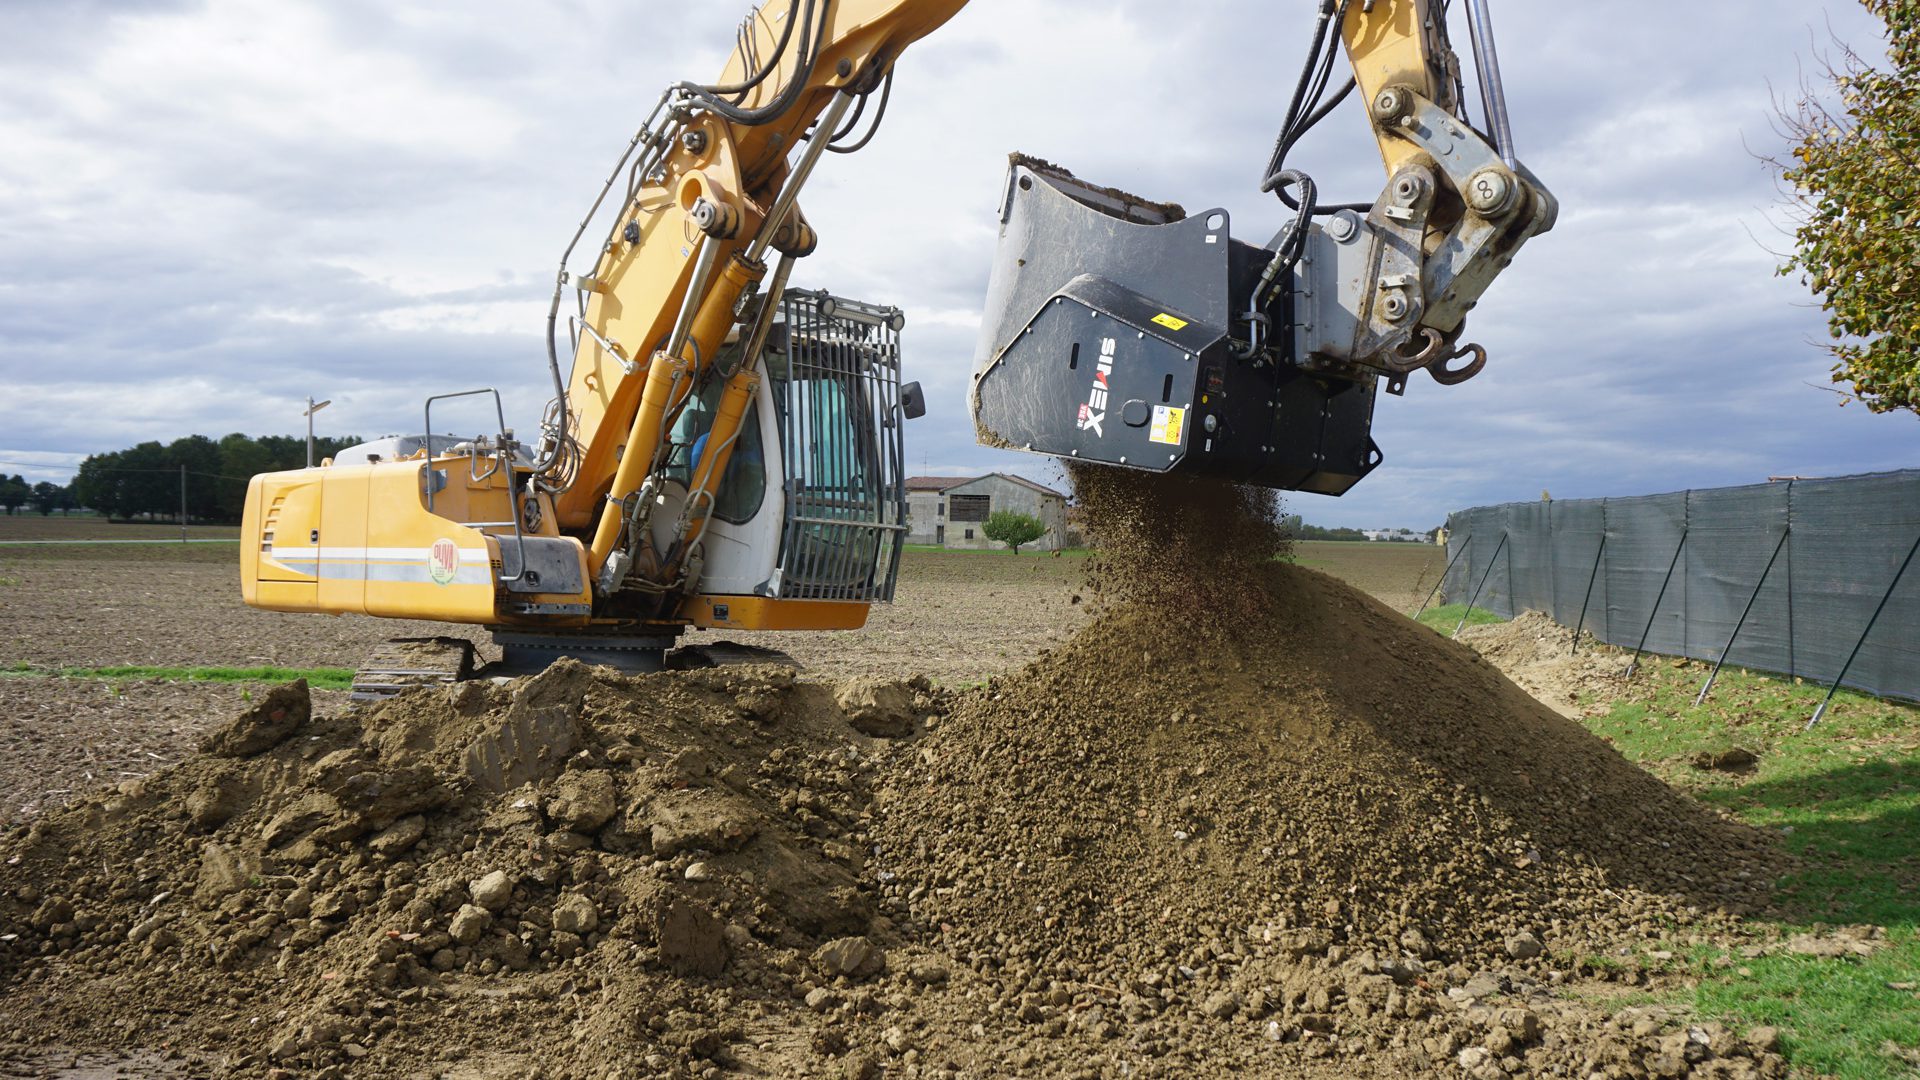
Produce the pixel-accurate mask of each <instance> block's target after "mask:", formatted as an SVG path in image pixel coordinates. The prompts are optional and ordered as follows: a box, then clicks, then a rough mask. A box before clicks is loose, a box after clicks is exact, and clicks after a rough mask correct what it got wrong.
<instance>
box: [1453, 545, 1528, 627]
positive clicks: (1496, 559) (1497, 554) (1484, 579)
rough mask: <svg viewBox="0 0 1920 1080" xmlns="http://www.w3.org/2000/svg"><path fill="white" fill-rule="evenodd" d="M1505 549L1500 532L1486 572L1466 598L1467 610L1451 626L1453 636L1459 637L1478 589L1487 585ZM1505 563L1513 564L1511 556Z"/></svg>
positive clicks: (1477, 596) (1478, 592)
mask: <svg viewBox="0 0 1920 1080" xmlns="http://www.w3.org/2000/svg"><path fill="white" fill-rule="evenodd" d="M1506 549H1507V534H1506V533H1501V534H1500V546H1498V547H1496V548H1494V549H1493V558H1491V559H1488V560H1487V572H1486V573H1484V574H1481V575H1480V584H1479V585H1477V586H1475V587H1474V590H1473V595H1472V596H1471V597H1469V598H1468V600H1467V610H1465V611H1463V612H1461V613H1460V625H1459V626H1456V627H1454V628H1453V634H1452V635H1451V636H1453V637H1456V638H1457V637H1459V636H1460V631H1461V630H1462V629H1464V628H1465V627H1466V625H1467V617H1468V616H1470V615H1472V614H1473V605H1474V602H1475V601H1476V600H1479V599H1480V590H1481V589H1484V588H1486V587H1487V579H1488V578H1490V577H1492V576H1493V564H1495V563H1497V562H1499V561H1500V553H1501V552H1502V551H1505V550H1506ZM1507 565H1508V566H1512V565H1513V557H1512V556H1508V557H1507Z"/></svg>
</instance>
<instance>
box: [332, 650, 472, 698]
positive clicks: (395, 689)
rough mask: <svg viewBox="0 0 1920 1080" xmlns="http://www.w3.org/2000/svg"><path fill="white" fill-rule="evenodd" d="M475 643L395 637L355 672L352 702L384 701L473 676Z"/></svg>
mask: <svg viewBox="0 0 1920 1080" xmlns="http://www.w3.org/2000/svg"><path fill="white" fill-rule="evenodd" d="M473 672H474V653H473V642H471V641H467V640H465V639H464V638H453V637H420V638H395V639H393V640H392V641H389V642H387V643H386V644H385V645H382V646H381V647H380V648H379V649H377V650H375V652H374V654H373V655H372V656H370V657H368V658H367V660H366V662H365V663H363V664H361V665H360V670H358V671H356V672H354V673H353V700H355V701H382V700H385V699H387V698H390V697H397V696H399V695H400V694H403V693H405V692H407V691H408V690H411V689H413V688H414V687H416V686H444V685H447V684H449V683H456V682H460V681H462V680H464V679H470V678H472V677H473Z"/></svg>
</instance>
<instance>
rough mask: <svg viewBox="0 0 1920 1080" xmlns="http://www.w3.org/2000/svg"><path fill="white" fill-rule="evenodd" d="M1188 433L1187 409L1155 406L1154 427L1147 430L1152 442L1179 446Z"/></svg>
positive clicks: (1149, 439)
mask: <svg viewBox="0 0 1920 1080" xmlns="http://www.w3.org/2000/svg"><path fill="white" fill-rule="evenodd" d="M1186 433H1187V410H1185V409H1174V408H1169V407H1167V406H1165V405H1155V406H1154V407H1153V427H1152V428H1150V429H1148V431H1147V439H1148V441H1150V442H1157V443H1163V444H1165V445H1167V446H1179V445H1180V442H1181V440H1182V439H1184V438H1185V437H1186Z"/></svg>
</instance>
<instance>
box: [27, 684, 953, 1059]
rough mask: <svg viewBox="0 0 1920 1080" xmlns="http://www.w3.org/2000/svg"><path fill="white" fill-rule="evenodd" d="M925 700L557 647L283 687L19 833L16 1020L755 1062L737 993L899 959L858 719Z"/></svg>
mask: <svg viewBox="0 0 1920 1080" xmlns="http://www.w3.org/2000/svg"><path fill="white" fill-rule="evenodd" d="M928 689H929V688H928V687H927V685H926V684H925V683H907V684H881V683H874V682H871V681H869V682H863V683H859V684H849V685H847V686H844V687H840V688H835V687H833V686H825V685H816V684H809V683H799V682H796V681H795V679H794V675H793V673H792V672H791V671H790V670H787V669H781V668H727V669H720V670H713V671H700V672H687V673H675V674H668V675H657V676H647V677H639V678H631V677H624V676H620V675H616V674H612V673H609V672H604V671H599V670H594V669H588V668H584V667H581V666H579V665H577V664H572V663H564V664H561V665H558V666H556V667H554V668H552V669H550V670H548V671H547V672H546V673H544V674H542V675H541V676H539V677H537V678H533V679H527V680H521V681H515V682H503V683H500V684H495V685H490V684H486V683H465V684H462V685H459V686H457V687H454V688H451V689H450V690H444V691H443V690H430V691H421V692H416V693H414V694H411V695H408V696H406V697H404V698H400V699H396V700H394V701H392V702H389V703H385V704H383V705H380V706H378V707H376V708H372V709H370V710H366V711H363V712H349V713H346V714H345V715H340V716H333V717H323V716H313V717H310V716H309V715H308V710H307V702H306V696H305V695H304V693H302V692H300V690H301V688H296V687H289V688H283V689H282V690H280V691H276V692H275V693H274V694H272V695H270V696H269V697H268V698H267V700H265V701H263V702H262V703H261V704H260V705H258V706H256V707H255V708H253V709H250V710H248V711H247V712H246V713H245V714H243V715H241V716H240V717H238V718H237V719H236V720H235V721H234V722H233V723H232V724H231V725H230V726H229V727H228V728H226V729H224V730H221V731H217V732H214V733H213V734H212V735H211V737H209V739H208V740H207V744H206V747H205V751H206V752H204V753H203V754H202V755H201V756H197V757H195V758H192V759H190V760H189V761H187V762H185V763H183V764H182V765H180V766H178V767H175V768H173V769H169V770H167V771H164V772H162V773H159V774H157V775H155V776H152V777H149V778H147V779H145V780H141V781H132V782H128V783H126V784H123V785H121V786H120V787H119V788H118V789H116V790H114V791H112V792H111V793H110V794H108V795H106V796H104V797H95V798H93V799H91V800H89V801H86V802H82V803H79V804H77V805H75V806H73V807H71V808H68V809H66V810H63V811H59V812H55V813H52V814H49V815H47V816H45V817H43V818H41V819H40V820H38V821H37V822H36V823H34V824H33V825H32V827H31V828H29V829H25V830H20V831H18V832H15V833H14V834H12V835H10V836H7V837H5V838H4V839H0V862H3V863H4V864H5V866H6V867H7V870H6V875H5V880H6V888H5V889H4V890H0V931H4V932H3V933H0V988H4V989H0V1000H4V1001H5V1002H6V1004H5V1005H4V1006H0V1017H4V1019H3V1020H0V1027H3V1028H7V1029H9V1030H11V1031H14V1032H18V1033H20V1034H21V1035H24V1036H30V1037H34V1038H36V1039H43V1040H52V1041H56V1042H59V1043H62V1044H64V1045H82V1046H85V1045H101V1044H104V1045H128V1044H131V1045H138V1046H147V1047H159V1046H175V1047H193V1046H198V1047H206V1048H216V1047H217V1048H222V1049H223V1050H226V1051H228V1052H227V1053H225V1054H224V1055H223V1056H219V1057H214V1058H210V1059H209V1060H208V1061H206V1062H205V1063H204V1064H205V1065H206V1066H207V1068H208V1069H209V1070H212V1069H224V1070H228V1071H233V1072H237V1073H241V1074H252V1073H255V1072H262V1071H265V1070H266V1069H267V1068H269V1067H285V1068H291V1069H296V1070H299V1069H306V1068H319V1069H328V1068H339V1067H343V1066H346V1065H348V1064H352V1065H354V1067H355V1069H356V1074H358V1073H359V1072H361V1071H365V1072H366V1073H367V1074H368V1075H391V1074H395V1073H411V1072H412V1071H413V1070H414V1069H416V1068H418V1067H420V1066H422V1065H423V1064H425V1063H436V1062H448V1061H459V1060H467V1061H471V1062H475V1063H476V1067H479V1068H481V1070H482V1071H481V1075H495V1074H501V1075H516V1076H519V1075H527V1072H528V1068H527V1065H528V1064H532V1065H533V1066H535V1068H534V1071H535V1072H536V1073H538V1074H539V1075H593V1076H602V1075H607V1073H606V1070H605V1068H604V1066H605V1065H606V1064H607V1063H609V1062H617V1061H626V1060H632V1061H636V1062H638V1061H652V1062H653V1064H651V1065H649V1066H648V1067H647V1068H646V1069H645V1070H643V1071H644V1073H645V1074H646V1075H665V1074H666V1073H668V1072H671V1071H675V1070H681V1071H685V1070H687V1069H688V1068H691V1069H692V1071H694V1072H698V1071H700V1070H701V1069H702V1068H705V1067H710V1065H711V1062H712V1061H713V1060H714V1059H716V1058H719V1057H724V1056H725V1055H726V1054H727V1053H728V1048H729V1047H733V1048H734V1050H733V1052H734V1053H735V1054H738V1055H742V1056H747V1057H750V1056H751V1055H752V1053H753V1052H754V1050H753V1048H752V1046H750V1045H749V1046H747V1047H745V1048H744V1049H743V1048H741V1047H739V1046H738V1045H737V1044H739V1043H740V1042H741V1041H742V1039H743V1038H744V1035H743V1034H742V1033H743V1031H744V1027H743V1026H742V1025H743V1023H744V1022H745V1021H747V1020H750V1019H751V1018H752V1017H753V1015H754V1011H753V1010H751V1009H745V1008H742V1007H740V1006H739V1005H738V1001H737V999H736V997H735V996H734V995H736V994H739V995H742V996H750V995H755V994H761V995H770V996H771V997H772V998H773V999H775V1000H779V1001H784V1002H789V1003H791V1002H792V1001H793V1000H794V999H795V997H796V988H797V991H798V993H800V994H803V993H804V992H805V990H807V989H810V988H811V983H809V982H808V980H810V979H812V978H814V977H817V976H816V971H817V969H818V968H819V967H821V966H822V965H826V966H829V967H831V966H832V965H833V963H835V962H837V961H836V960H835V959H834V958H835V957H838V956H839V954H838V953H833V954H832V955H831V956H830V957H829V958H828V959H827V960H823V961H820V963H818V964H816V963H815V962H814V961H813V960H812V959H811V958H812V957H814V955H815V953H816V952H818V951H820V950H821V949H822V948H823V947H827V946H833V945H834V943H835V942H836V941H840V940H841V939H847V941H846V942H842V943H841V944H840V945H839V946H838V948H839V950H840V952H843V953H844V952H848V951H851V952H855V953H861V954H862V955H861V956H860V957H859V958H858V960H859V962H856V963H853V964H852V965H851V967H850V968H849V970H853V971H856V972H858V973H861V974H865V973H866V972H865V971H864V970H862V964H863V963H867V962H870V961H871V956H870V955H868V954H877V949H876V947H874V946H872V945H870V944H868V943H867V940H866V938H865V937H864V936H863V935H866V934H867V933H868V932H869V931H871V930H872V929H874V925H875V910H874V897H873V895H872V890H871V888H870V887H867V882H868V880H869V878H870V874H869V873H868V872H867V871H866V870H865V868H864V844H863V842H862V830H863V829H864V827H865V826H864V825H863V823H862V821H861V818H862V815H863V813H864V810H865V803H866V801H867V800H866V796H865V787H866V783H867V776H868V775H869V773H870V771H871V770H872V768H873V767H874V762H873V758H872V751H873V750H874V748H875V747H876V746H877V745H878V744H877V743H876V742H875V741H874V740H872V739H869V738H867V737H866V736H863V735H862V734H860V731H861V730H862V729H865V730H888V731H910V730H912V729H913V728H914V727H916V726H917V725H918V724H919V723H921V722H922V721H923V720H924V718H925V717H926V716H927V715H928V713H929V712H931V711H935V710H937V709H938V708H939V703H938V701H937V700H936V699H935V698H934V697H932V696H930V695H929V693H928ZM843 702H844V704H843ZM847 942H851V943H847ZM863 950H865V952H863ZM878 955H881V956H884V954H878ZM828 977H831V976H828ZM803 984H805V985H803ZM729 988H733V989H729ZM509 1019H510V1022H509ZM799 1042H800V1053H801V1055H802V1057H807V1056H810V1055H811V1051H810V1050H808V1048H807V1045H806V1042H805V1039H804V1038H799ZM787 1049H789V1050H790V1049H791V1048H787ZM776 1050H777V1048H776ZM649 1055H652V1057H651V1058H649ZM776 1056H777V1053H776ZM363 1059H365V1060H364V1062H363ZM522 1059H524V1061H523V1060H522ZM696 1062H698V1063H701V1064H698V1065H696V1064H693V1063H696ZM790 1065H791V1062H789V1064H788V1066H782V1067H780V1068H776V1069H775V1071H776V1072H779V1071H788V1067H789V1066H790ZM489 1070H492V1071H489ZM638 1074H639V1073H636V1075H638Z"/></svg>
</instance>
